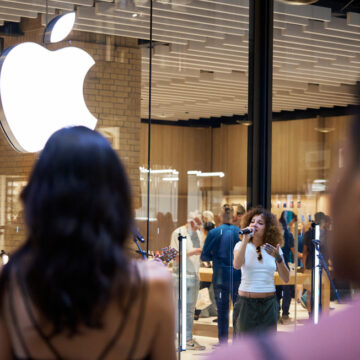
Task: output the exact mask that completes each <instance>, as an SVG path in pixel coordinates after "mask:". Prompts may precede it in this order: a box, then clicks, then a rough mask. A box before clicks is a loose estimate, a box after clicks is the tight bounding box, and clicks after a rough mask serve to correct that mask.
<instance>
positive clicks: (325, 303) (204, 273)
mask: <svg viewBox="0 0 360 360" xmlns="http://www.w3.org/2000/svg"><path fill="white" fill-rule="evenodd" d="M212 274H213V270H212V268H203V267H202V268H200V280H201V281H209V282H211V278H212ZM310 277H311V274H303V273H299V272H298V273H297V274H296V284H298V285H300V284H303V283H304V282H305V281H306V280H307V279H309V281H311V279H310ZM274 282H275V285H294V284H295V272H290V281H289V282H288V283H287V284H285V283H284V282H283V281H282V280H281V279H280V276H279V274H278V272H275V274H274ZM321 300H322V307H323V311H325V312H327V311H329V305H330V281H329V279H328V277H327V275H326V273H325V272H323V276H322V286H321Z"/></svg>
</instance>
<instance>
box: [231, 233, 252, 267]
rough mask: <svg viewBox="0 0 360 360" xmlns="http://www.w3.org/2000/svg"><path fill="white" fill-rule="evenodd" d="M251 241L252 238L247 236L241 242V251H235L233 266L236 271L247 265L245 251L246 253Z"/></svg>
mask: <svg viewBox="0 0 360 360" xmlns="http://www.w3.org/2000/svg"><path fill="white" fill-rule="evenodd" d="M249 240H250V236H249V235H245V236H244V239H243V240H242V241H241V244H240V248H239V250H235V251H234V261H233V266H234V268H235V269H236V270H239V269H241V267H242V266H243V265H244V263H245V251H246V246H247V244H248V242H249Z"/></svg>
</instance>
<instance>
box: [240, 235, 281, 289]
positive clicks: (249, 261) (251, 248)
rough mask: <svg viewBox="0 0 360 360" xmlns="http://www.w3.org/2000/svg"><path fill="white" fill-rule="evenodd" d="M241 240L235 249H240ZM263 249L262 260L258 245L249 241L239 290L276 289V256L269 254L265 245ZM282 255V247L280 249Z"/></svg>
mask: <svg viewBox="0 0 360 360" xmlns="http://www.w3.org/2000/svg"><path fill="white" fill-rule="evenodd" d="M240 245H241V241H239V242H238V243H237V244H236V245H235V248H234V251H236V250H239V248H240ZM260 249H261V255H262V261H259V260H258V254H257V252H256V247H255V245H254V244H253V243H252V242H249V243H248V244H247V246H246V250H245V262H244V264H243V266H242V267H241V283H240V286H239V290H241V291H248V292H255V293H266V292H273V291H275V284H274V272H275V271H276V262H275V258H274V257H273V256H271V255H269V254H268V253H267V252H266V251H265V249H263V247H261V248H260ZM279 253H280V255H282V254H283V253H282V251H281V249H279Z"/></svg>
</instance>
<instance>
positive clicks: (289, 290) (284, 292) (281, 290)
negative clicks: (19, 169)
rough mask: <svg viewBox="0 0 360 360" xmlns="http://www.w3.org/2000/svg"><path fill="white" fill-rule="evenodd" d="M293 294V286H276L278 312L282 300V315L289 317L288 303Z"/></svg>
mask: <svg viewBox="0 0 360 360" xmlns="http://www.w3.org/2000/svg"><path fill="white" fill-rule="evenodd" d="M293 292H294V285H277V286H276V297H277V300H278V303H279V312H280V300H281V299H282V304H281V310H282V314H283V315H289V309H290V303H291V298H292V294H293Z"/></svg>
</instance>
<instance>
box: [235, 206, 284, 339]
mask: <svg viewBox="0 0 360 360" xmlns="http://www.w3.org/2000/svg"><path fill="white" fill-rule="evenodd" d="M242 226H243V230H244V229H247V230H250V231H251V232H250V234H246V235H243V236H242V240H241V241H240V242H238V243H237V244H236V246H235V248H234V261H233V265H234V268H235V269H241V272H242V279H241V284H240V286H239V291H238V294H239V296H238V299H237V301H236V303H235V306H234V312H233V316H234V319H233V323H234V335H235V336H237V335H239V334H241V333H247V332H260V331H264V330H267V329H270V328H274V327H276V324H277V320H278V302H277V299H276V296H275V285H274V272H275V271H276V270H277V271H278V272H279V276H280V278H281V279H282V280H283V281H284V282H285V283H287V282H288V281H289V277H290V275H289V269H288V268H287V266H286V265H285V262H284V260H283V256H282V250H281V245H282V244H283V237H282V232H281V228H280V225H279V222H278V221H277V219H276V217H275V216H274V215H272V214H271V213H270V212H269V211H267V210H266V209H263V208H260V207H259V208H254V209H251V210H249V211H248V212H247V213H246V214H245V215H244V217H243V219H242Z"/></svg>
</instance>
